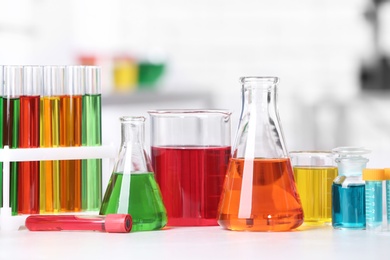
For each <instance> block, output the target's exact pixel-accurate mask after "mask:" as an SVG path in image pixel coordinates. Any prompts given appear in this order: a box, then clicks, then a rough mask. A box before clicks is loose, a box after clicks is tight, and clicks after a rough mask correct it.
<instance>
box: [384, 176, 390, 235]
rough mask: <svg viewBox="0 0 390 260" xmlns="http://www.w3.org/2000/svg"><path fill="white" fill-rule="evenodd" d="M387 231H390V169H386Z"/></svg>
mask: <svg viewBox="0 0 390 260" xmlns="http://www.w3.org/2000/svg"><path fill="white" fill-rule="evenodd" d="M384 171H385V185H386V188H385V189H386V217H387V230H390V168H385V169H384Z"/></svg>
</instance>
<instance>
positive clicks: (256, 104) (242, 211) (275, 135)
mask: <svg viewBox="0 0 390 260" xmlns="http://www.w3.org/2000/svg"><path fill="white" fill-rule="evenodd" d="M278 81H279V79H278V78H276V77H243V78H241V79H240V82H241V84H242V97H243V100H242V102H243V110H242V113H241V118H240V123H239V127H238V132H237V135H236V141H235V145H234V150H233V154H232V158H231V160H230V163H229V168H228V171H227V175H226V179H225V183H224V188H223V191H222V195H221V200H220V204H219V210H218V211H219V215H218V223H219V225H221V226H222V227H224V228H226V229H230V230H248V231H286V230H291V229H294V228H297V227H299V226H300V225H301V224H302V223H303V210H302V205H301V202H300V198H299V195H298V192H297V188H296V184H295V181H294V175H293V169H292V167H291V162H290V158H289V157H288V153H287V149H286V147H285V143H284V137H283V133H282V128H281V126H280V120H279V114H278V108H277V85H278Z"/></svg>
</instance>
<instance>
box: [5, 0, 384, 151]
mask: <svg viewBox="0 0 390 260" xmlns="http://www.w3.org/2000/svg"><path fill="white" fill-rule="evenodd" d="M369 3H370V1H368V0H344V1H337V0H317V1H311V0H295V1H289V0H263V1H258V0H233V1H224V0H197V1H188V0H165V1H158V0H131V1H129V0H84V1H77V0H2V1H1V2H0V12H1V14H0V17H1V18H0V60H1V63H3V64H10V63H12V64H24V63H30V64H31V63H33V64H71V63H74V62H75V60H76V57H77V56H78V55H79V54H82V53H93V54H101V55H112V54H115V53H120V52H128V53H133V54H136V55H139V56H142V55H147V54H148V53H149V52H152V51H156V50H157V51H159V52H160V53H163V54H164V55H165V57H166V58H167V61H168V71H167V73H166V76H165V78H164V81H163V82H162V83H161V86H159V87H160V89H161V91H167V92H168V91H190V90H191V91H197V90H201V91H209V92H210V93H211V94H212V95H213V96H214V97H215V102H214V104H215V105H214V106H215V107H218V108H228V109H231V110H232V111H233V129H234V130H235V128H236V123H237V121H238V116H239V112H240V109H241V100H240V91H241V90H240V86H239V85H238V78H239V77H241V76H248V75H250V76H255V75H271V76H279V77H280V78H281V84H280V89H279V98H280V99H279V108H280V116H281V119H282V126H283V129H284V132H285V136H286V140H287V146H288V148H289V150H297V149H331V148H333V147H334V146H339V145H345V144H348V145H353V144H354V140H351V139H350V137H351V136H354V137H355V138H356V140H359V141H358V143H359V144H361V143H364V141H365V140H367V143H366V144H365V146H369V147H370V145H373V146H374V147H373V148H374V149H375V148H376V147H377V144H378V142H377V141H375V140H374V139H372V137H365V133H360V132H358V130H357V129H358V128H357V127H355V125H353V126H352V128H351V125H348V124H346V123H345V121H346V118H347V119H348V118H350V114H353V115H355V111H354V110H350V109H349V106H348V104H349V103H351V102H352V103H353V102H354V100H356V99H357V98H359V97H360V87H359V77H358V75H359V74H358V73H359V69H360V64H361V60H362V59H364V58H366V57H367V56H369V55H370V54H371V53H372V52H373V50H372V39H371V34H372V33H371V31H370V28H369V25H368V23H367V22H366V21H365V20H364V18H363V12H364V11H365V9H366V7H367V5H368V4H369ZM388 14H389V13H388ZM389 27H390V26H388V28H389ZM386 39H387V38H386ZM387 41H388V40H387ZM374 102H375V101H374ZM353 104H356V103H353ZM345 105H346V106H347V109H343V108H344V106H345ZM152 106H153V104H151V107H150V109H153V108H154V107H152ZM340 109H341V110H340ZM340 111H341V112H340ZM363 111H364V108H363ZM343 113H344V114H343ZM369 118H370V116H369V115H365V114H364V113H362V114H361V117H360V119H361V120H362V121H363V122H366V121H365V120H366V119H367V120H368V119H369ZM338 120H343V121H338ZM350 121H351V120H348V122H350ZM352 121H353V120H352ZM359 122H360V121H359ZM344 123H345V124H344ZM347 126H348V127H349V128H346V127H347ZM341 128H342V129H341ZM349 131H354V134H349ZM233 132H235V131H233ZM362 136H363V137H362ZM371 139H372V140H371ZM386 141H388V142H389V146H390V137H387V139H386Z"/></svg>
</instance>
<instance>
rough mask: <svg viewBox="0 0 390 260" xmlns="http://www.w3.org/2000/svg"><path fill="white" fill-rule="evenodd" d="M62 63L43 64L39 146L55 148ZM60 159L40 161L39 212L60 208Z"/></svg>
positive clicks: (57, 139) (63, 69)
mask: <svg viewBox="0 0 390 260" xmlns="http://www.w3.org/2000/svg"><path fill="white" fill-rule="evenodd" d="M64 72H65V67H64V66H45V67H44V69H43V78H44V84H43V90H42V95H41V99H40V147H45V148H48V147H59V141H60V140H59V123H60V122H59V103H60V90H61V89H62V88H63V85H64ZM59 165H60V162H59V161H58V160H54V161H40V176H39V177H40V194H39V198H40V204H39V205H40V213H52V212H54V213H56V212H59V209H60V198H59V192H60V188H59V178H60V166H59Z"/></svg>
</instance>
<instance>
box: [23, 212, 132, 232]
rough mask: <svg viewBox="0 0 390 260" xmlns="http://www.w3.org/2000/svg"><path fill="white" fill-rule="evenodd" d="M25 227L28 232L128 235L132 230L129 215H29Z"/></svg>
mask: <svg viewBox="0 0 390 260" xmlns="http://www.w3.org/2000/svg"><path fill="white" fill-rule="evenodd" d="M25 226H26V228H27V229H28V230H30V231H61V230H93V231H101V232H108V233H128V232H130V230H131V228H132V218H131V216H130V215H129V214H108V215H97V216H87V215H77V216H76V215H31V216H28V217H27V218H26V223H25Z"/></svg>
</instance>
